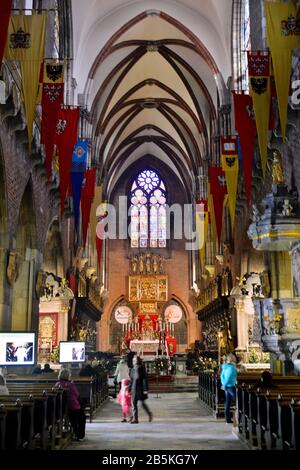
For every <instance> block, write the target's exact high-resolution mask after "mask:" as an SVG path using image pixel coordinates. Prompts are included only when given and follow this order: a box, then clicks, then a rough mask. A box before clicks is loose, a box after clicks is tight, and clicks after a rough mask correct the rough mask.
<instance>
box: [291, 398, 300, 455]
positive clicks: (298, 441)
mask: <svg viewBox="0 0 300 470" xmlns="http://www.w3.org/2000/svg"><path fill="white" fill-rule="evenodd" d="M290 407H291V417H292V442H291V449H293V450H300V401H295V400H292V402H291V404H290Z"/></svg>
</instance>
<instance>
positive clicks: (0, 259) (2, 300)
mask: <svg viewBox="0 0 300 470" xmlns="http://www.w3.org/2000/svg"><path fill="white" fill-rule="evenodd" d="M0 236H2V234H0ZM7 254H8V250H7V249H6V248H4V247H0V330H9V328H10V301H9V300H10V295H9V294H10V287H9V285H8V282H7V277H6V267H7Z"/></svg>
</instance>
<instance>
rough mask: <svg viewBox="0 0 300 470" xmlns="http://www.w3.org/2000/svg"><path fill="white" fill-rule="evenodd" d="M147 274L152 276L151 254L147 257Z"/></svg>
mask: <svg viewBox="0 0 300 470" xmlns="http://www.w3.org/2000/svg"><path fill="white" fill-rule="evenodd" d="M146 273H147V274H151V256H150V254H149V253H148V254H147V255H146Z"/></svg>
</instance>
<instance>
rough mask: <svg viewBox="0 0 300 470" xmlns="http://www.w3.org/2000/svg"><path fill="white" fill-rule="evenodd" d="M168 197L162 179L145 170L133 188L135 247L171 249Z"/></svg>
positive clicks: (132, 239) (132, 211) (132, 225)
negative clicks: (169, 241)
mask: <svg viewBox="0 0 300 470" xmlns="http://www.w3.org/2000/svg"><path fill="white" fill-rule="evenodd" d="M166 203H167V195H166V187H165V184H164V182H163V181H162V179H161V178H160V176H159V175H158V174H157V173H156V172H155V171H153V170H149V169H146V170H143V171H142V172H141V173H140V174H139V175H138V177H137V178H136V179H135V181H134V182H133V184H132V186H131V194H130V205H131V227H130V236H131V247H132V248H148V247H150V248H158V247H159V248H164V247H166V246H167V240H166V238H167V211H166Z"/></svg>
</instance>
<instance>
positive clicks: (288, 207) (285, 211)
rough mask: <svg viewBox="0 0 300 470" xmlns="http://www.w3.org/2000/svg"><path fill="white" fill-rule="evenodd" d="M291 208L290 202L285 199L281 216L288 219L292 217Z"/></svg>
mask: <svg viewBox="0 0 300 470" xmlns="http://www.w3.org/2000/svg"><path fill="white" fill-rule="evenodd" d="M293 210H294V209H293V206H292V205H291V204H290V201H289V200H288V199H285V200H284V202H283V206H282V212H281V213H282V215H284V216H285V217H289V216H290V215H293Z"/></svg>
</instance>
